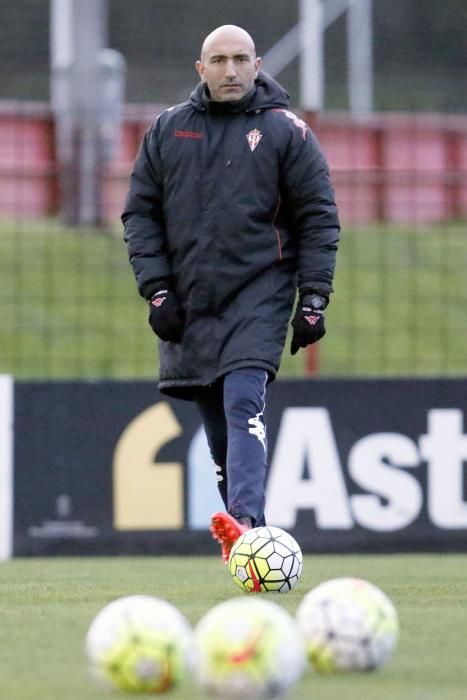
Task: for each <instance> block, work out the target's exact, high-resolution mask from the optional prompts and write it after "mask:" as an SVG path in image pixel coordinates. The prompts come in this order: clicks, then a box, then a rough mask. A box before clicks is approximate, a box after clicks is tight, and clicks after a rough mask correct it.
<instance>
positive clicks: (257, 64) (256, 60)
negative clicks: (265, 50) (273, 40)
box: [255, 56, 261, 78]
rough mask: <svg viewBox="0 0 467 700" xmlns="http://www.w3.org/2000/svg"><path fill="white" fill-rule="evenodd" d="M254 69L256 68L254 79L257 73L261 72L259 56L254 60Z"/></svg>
mask: <svg viewBox="0 0 467 700" xmlns="http://www.w3.org/2000/svg"><path fill="white" fill-rule="evenodd" d="M255 68H256V73H255V78H257V77H258V72H259V71H260V70H261V56H258V57H257V58H256V59H255Z"/></svg>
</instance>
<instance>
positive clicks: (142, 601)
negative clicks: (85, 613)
mask: <svg viewBox="0 0 467 700" xmlns="http://www.w3.org/2000/svg"><path fill="white" fill-rule="evenodd" d="M191 640H192V630H191V627H190V625H189V624H188V622H187V620H186V619H185V617H184V616H183V615H182V613H181V612H180V611H179V610H178V609H177V608H175V607H174V606H173V605H171V604H170V603H168V602H167V601H165V600H161V599H160V598H155V597H153V596H145V595H133V596H126V597H123V598H117V599H116V600H114V601H112V602H111V603H109V604H108V605H106V606H105V608H103V609H102V610H101V611H100V612H99V613H98V614H97V616H96V617H95V618H94V620H93V621H92V623H91V626H90V627H89V630H88V633H87V637H86V653H87V656H88V660H89V663H90V667H91V672H92V674H93V675H94V676H95V677H96V678H97V679H98V681H100V682H101V684H103V685H105V686H107V687H111V688H118V689H119V690H125V691H127V692H146V693H163V692H164V691H166V690H168V689H169V688H171V687H172V686H173V685H175V684H176V683H177V682H178V681H179V680H180V679H181V678H182V676H183V675H184V672H185V670H186V669H187V668H188V666H189V658H190V653H191V647H192V641H191Z"/></svg>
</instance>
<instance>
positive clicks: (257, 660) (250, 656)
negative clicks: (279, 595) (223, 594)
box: [194, 597, 306, 700]
mask: <svg viewBox="0 0 467 700" xmlns="http://www.w3.org/2000/svg"><path fill="white" fill-rule="evenodd" d="M305 666H306V658H305V652H304V647H303V640H302V637H301V635H300V633H299V630H298V628H297V625H296V623H295V620H294V619H293V618H292V617H291V616H290V615H289V614H288V613H287V612H286V611H285V610H284V609H283V608H281V607H280V606H279V605H276V603H272V602H271V601H269V600H265V599H264V598H258V597H248V598H244V597H241V598H234V599H231V600H227V601H226V602H224V603H220V604H219V605H217V606H215V607H214V608H212V609H211V610H209V611H208V612H207V613H206V615H204V617H203V618H202V619H201V620H200V622H199V623H198V625H197V626H196V628H195V634H194V669H195V679H196V680H197V682H198V684H199V685H200V686H201V687H202V688H203V689H204V690H205V691H206V692H207V693H208V694H209V696H210V697H214V698H218V699H219V700H262V699H263V698H264V699H266V698H275V697H279V696H280V695H283V694H284V693H285V692H286V691H287V690H288V689H289V688H291V687H292V686H293V685H294V684H295V683H296V682H298V680H299V679H300V677H301V675H302V673H303V670H304V668H305Z"/></svg>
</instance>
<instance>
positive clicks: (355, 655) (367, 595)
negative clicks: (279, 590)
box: [297, 578, 399, 673]
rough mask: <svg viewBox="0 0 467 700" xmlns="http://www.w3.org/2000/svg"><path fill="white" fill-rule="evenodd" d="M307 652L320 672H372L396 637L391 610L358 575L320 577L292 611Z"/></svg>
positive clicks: (394, 614) (387, 654)
mask: <svg viewBox="0 0 467 700" xmlns="http://www.w3.org/2000/svg"><path fill="white" fill-rule="evenodd" d="M297 622H298V626H299V628H300V630H301V632H302V634H303V637H304V640H305V648H306V652H307V656H308V659H309V661H310V662H311V664H312V665H313V666H314V668H315V669H316V670H317V671H318V672H320V673H336V672H343V671H373V670H375V669H377V668H380V667H381V666H383V665H384V664H385V663H387V661H388V660H389V659H390V657H391V655H392V653H393V651H394V649H395V647H396V645H397V640H398V636H399V622H398V616H397V612H396V609H395V608H394V605H393V604H392V602H391V601H390V600H389V598H388V597H387V596H386V595H385V593H383V591H381V590H380V589H379V588H378V587H377V586H375V585H373V584H372V583H369V582H368V581H365V580H364V579H359V578H338V579H332V580H330V581H325V582H324V583H322V584H320V585H319V586H317V587H316V588H313V589H312V590H311V591H309V593H307V594H306V595H305V597H304V598H303V600H302V602H301V603H300V606H299V608H298V610H297Z"/></svg>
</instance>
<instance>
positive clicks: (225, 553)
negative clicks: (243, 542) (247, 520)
mask: <svg viewBox="0 0 467 700" xmlns="http://www.w3.org/2000/svg"><path fill="white" fill-rule="evenodd" d="M209 529H210V530H211V534H212V536H213V538H214V539H215V540H217V541H218V542H219V543H220V545H221V549H222V560H223V562H224V564H228V563H229V557H230V550H231V549H232V547H233V545H234V543H235V542H236V541H237V540H238V538H239V537H240V535H243V533H244V532H246V531H247V530H250V529H251V525H250V524H244V523H242V522H239V521H238V520H235V518H234V517H232V516H231V515H229V513H214V515H213V516H212V518H211V527H210V528H209Z"/></svg>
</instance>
